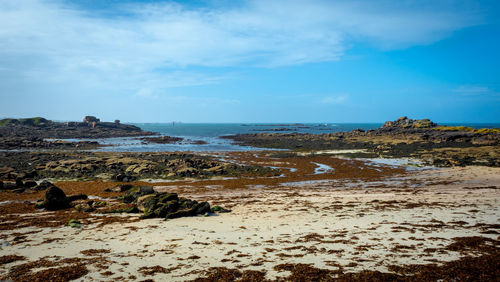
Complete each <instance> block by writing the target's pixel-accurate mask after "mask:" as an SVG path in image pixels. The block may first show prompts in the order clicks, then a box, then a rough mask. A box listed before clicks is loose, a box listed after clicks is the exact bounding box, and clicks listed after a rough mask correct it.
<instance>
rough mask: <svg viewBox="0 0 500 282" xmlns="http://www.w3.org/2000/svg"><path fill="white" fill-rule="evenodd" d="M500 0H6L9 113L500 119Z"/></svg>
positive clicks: (0, 55) (5, 100) (1, 5)
mask: <svg viewBox="0 0 500 282" xmlns="http://www.w3.org/2000/svg"><path fill="white" fill-rule="evenodd" d="M498 3H499V2H498V1H467V0H464V1H451V0H442V1H438V0H435V1H425V0H423V1H399V0H381V1H362V0H354V1H333V0H331V1H321V0H310V1H295V0H287V1H285V0H275V1H267V0H255V1H177V2H174V1H118V0H113V1H102V0H82V1H76V0H75V1H70V0H23V1H17V0H2V1H1V2H0V26H1V27H2V28H0V95H1V100H2V103H1V104H0V117H26V116H44V117H47V118H50V119H55V120H80V119H81V118H82V117H83V116H84V115H89V114H91V115H96V116H98V117H100V118H101V119H102V120H114V119H120V120H122V121H129V122H168V121H172V120H175V121H183V122H383V121H386V120H394V119H396V118H398V117H400V116H403V115H407V116H409V117H413V118H431V119H433V120H435V121H438V122H500V71H499V66H500V51H499V50H500V20H499V19H500V13H499V12H500V4H498Z"/></svg>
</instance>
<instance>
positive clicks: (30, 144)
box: [0, 137, 99, 150]
mask: <svg viewBox="0 0 500 282" xmlns="http://www.w3.org/2000/svg"><path fill="white" fill-rule="evenodd" d="M97 147H99V143H98V142H96V141H79V142H68V141H62V140H51V141H47V140H44V139H43V138H40V137H5V138H0V149H3V150H11V149H24V148H30V149H94V148H97Z"/></svg>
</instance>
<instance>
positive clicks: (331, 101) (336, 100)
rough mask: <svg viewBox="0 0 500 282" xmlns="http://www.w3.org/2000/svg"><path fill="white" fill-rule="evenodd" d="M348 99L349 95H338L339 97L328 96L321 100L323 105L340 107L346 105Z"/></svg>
mask: <svg viewBox="0 0 500 282" xmlns="http://www.w3.org/2000/svg"><path fill="white" fill-rule="evenodd" d="M348 98H349V95H347V94H343V95H337V96H327V97H324V98H323V99H321V103H322V104H327V105H338V104H343V103H345V102H346V101H347V99H348Z"/></svg>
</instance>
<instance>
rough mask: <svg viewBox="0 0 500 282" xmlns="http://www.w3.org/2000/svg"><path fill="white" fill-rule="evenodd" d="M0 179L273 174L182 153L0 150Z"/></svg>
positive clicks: (132, 178)
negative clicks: (0, 165)
mask: <svg viewBox="0 0 500 282" xmlns="http://www.w3.org/2000/svg"><path fill="white" fill-rule="evenodd" d="M0 163H1V164H2V165H4V166H5V167H0V179H15V178H17V177H23V179H27V178H28V177H30V178H31V179H34V180H37V179H46V178H59V179H60V178H70V179H75V178H79V179H95V178H101V179H110V180H116V181H120V182H130V181H135V180H137V179H139V178H154V179H179V178H186V177H196V178H209V177H214V176H223V175H224V176H236V175H241V174H251V175H276V174H278V173H279V172H278V171H277V170H274V169H271V168H266V167H256V166H255V167H254V166H243V165H238V164H233V163H228V162H224V161H221V160H217V159H215V158H212V157H207V156H199V155H193V154H185V153H96V152H50V153H49V152H0ZM28 174H29V176H28Z"/></svg>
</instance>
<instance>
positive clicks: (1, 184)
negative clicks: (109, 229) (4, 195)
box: [0, 181, 3, 190]
mask: <svg viewBox="0 0 500 282" xmlns="http://www.w3.org/2000/svg"><path fill="white" fill-rule="evenodd" d="M0 190H3V182H2V181H0Z"/></svg>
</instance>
